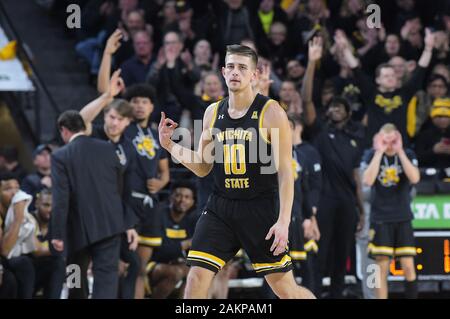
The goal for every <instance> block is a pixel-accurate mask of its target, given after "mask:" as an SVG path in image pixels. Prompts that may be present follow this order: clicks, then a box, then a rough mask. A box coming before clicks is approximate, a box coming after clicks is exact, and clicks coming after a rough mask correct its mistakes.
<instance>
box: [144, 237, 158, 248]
mask: <svg viewBox="0 0 450 319" xmlns="http://www.w3.org/2000/svg"><path fill="white" fill-rule="evenodd" d="M161 244H162V237H144V236H139V245H147V246H154V247H156V246H161Z"/></svg>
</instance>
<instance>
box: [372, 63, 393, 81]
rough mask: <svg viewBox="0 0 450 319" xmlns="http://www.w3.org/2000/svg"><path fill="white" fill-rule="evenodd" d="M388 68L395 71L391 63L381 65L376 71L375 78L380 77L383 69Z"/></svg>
mask: <svg viewBox="0 0 450 319" xmlns="http://www.w3.org/2000/svg"><path fill="white" fill-rule="evenodd" d="M387 68H390V69H394V67H393V66H392V65H391V64H389V63H381V64H380V65H379V66H377V68H376V69H375V78H377V77H379V76H380V74H381V70H382V69H387Z"/></svg>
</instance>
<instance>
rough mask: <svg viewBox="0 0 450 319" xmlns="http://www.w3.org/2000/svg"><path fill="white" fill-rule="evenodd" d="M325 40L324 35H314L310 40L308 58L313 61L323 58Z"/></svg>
mask: <svg viewBox="0 0 450 319" xmlns="http://www.w3.org/2000/svg"><path fill="white" fill-rule="evenodd" d="M322 52H323V41H322V37H314V38H313V39H312V40H311V41H309V48H308V58H309V60H311V61H318V60H320V58H322Z"/></svg>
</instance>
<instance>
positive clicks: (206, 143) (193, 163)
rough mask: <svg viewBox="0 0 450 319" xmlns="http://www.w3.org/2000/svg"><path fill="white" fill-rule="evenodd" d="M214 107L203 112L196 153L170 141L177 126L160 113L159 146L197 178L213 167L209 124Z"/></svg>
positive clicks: (212, 116)
mask: <svg viewBox="0 0 450 319" xmlns="http://www.w3.org/2000/svg"><path fill="white" fill-rule="evenodd" d="M216 106H217V104H216V103H214V104H211V105H210V106H209V107H208V108H207V109H206V111H205V115H204V116H203V131H202V135H201V136H200V143H199V147H198V150H197V151H192V150H190V149H188V148H186V147H183V146H181V145H179V144H177V143H175V142H174V141H172V139H171V137H172V135H173V132H174V130H175V129H176V128H177V126H178V124H177V123H175V122H174V121H173V120H171V119H169V118H166V115H165V114H164V112H161V121H160V123H159V128H158V130H159V141H160V144H161V146H162V147H164V148H165V149H166V150H167V151H168V152H169V153H170V154H171V155H172V156H173V157H174V158H175V159H176V160H178V161H179V162H180V163H181V164H183V165H184V166H185V167H186V168H187V169H189V170H190V171H192V172H193V173H194V174H195V175H197V176H199V177H204V176H206V175H208V174H209V172H210V171H211V169H212V167H213V160H214V156H213V155H212V148H213V147H214V146H213V140H212V135H211V129H210V126H212V125H211V123H213V121H214V119H215V116H216V114H215V108H216Z"/></svg>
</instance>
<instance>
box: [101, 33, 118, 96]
mask: <svg viewBox="0 0 450 319" xmlns="http://www.w3.org/2000/svg"><path fill="white" fill-rule="evenodd" d="M122 38H123V34H122V32H121V31H120V29H117V30H115V31H114V32H113V34H111V36H110V37H109V38H108V41H107V42H106V47H105V50H104V51H103V57H102V62H101V64H100V69H99V71H98V79H97V91H98V92H99V93H105V92H107V91H108V85H109V78H110V75H111V64H112V57H113V55H114V53H116V52H117V50H118V49H119V48H120V46H121V42H120V40H121V39H122Z"/></svg>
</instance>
